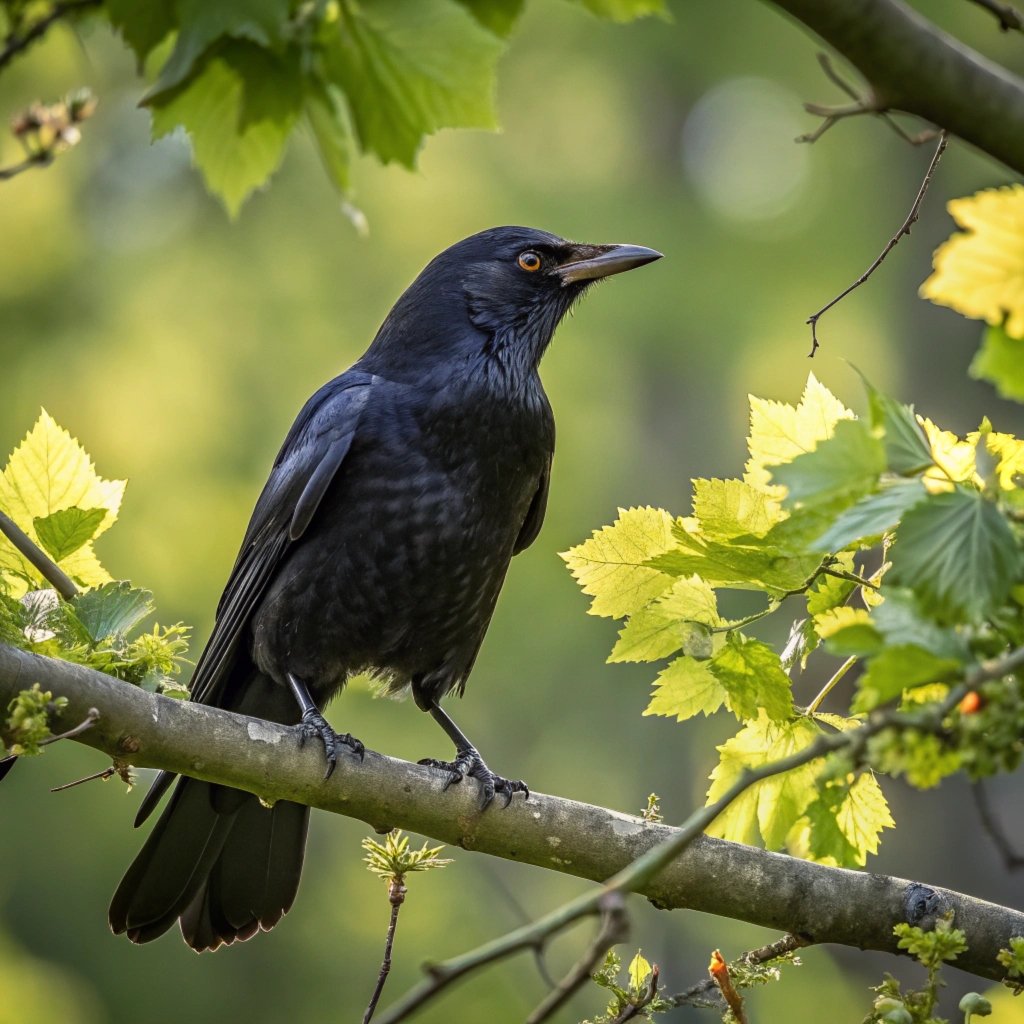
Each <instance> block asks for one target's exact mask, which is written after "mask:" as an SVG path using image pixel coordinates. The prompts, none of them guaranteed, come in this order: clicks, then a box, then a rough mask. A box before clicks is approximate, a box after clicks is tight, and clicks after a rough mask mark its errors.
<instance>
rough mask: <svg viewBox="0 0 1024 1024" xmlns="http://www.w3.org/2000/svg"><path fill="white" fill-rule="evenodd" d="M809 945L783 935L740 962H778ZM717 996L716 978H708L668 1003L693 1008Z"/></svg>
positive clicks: (799, 938)
mask: <svg viewBox="0 0 1024 1024" xmlns="http://www.w3.org/2000/svg"><path fill="white" fill-rule="evenodd" d="M809 945H811V942H810V940H809V939H806V938H803V937H801V936H799V935H783V936H782V938H781V939H776V940H775V941H774V942H769V943H768V945H767V946H760V947H759V948H757V949H751V950H748V951H747V952H746V953H744V954H743V955H742V956H741V957H740V960H742V961H743V962H744V963H745V964H751V965H753V964H766V963H768V962H769V961H771V960H778V958H779V957H780V956H785V955H786V954H787V953H792V952H793V951H794V950H797V949H802V948H803V947H805V946H809ZM717 994H718V986H717V985H716V984H715V980H714V978H711V977H707V978H703V979H702V980H701V981H698V982H697V984H696V985H691V986H690V988H688V989H686V991H685V992H678V993H676V994H675V995H674V996H669V999H668V1001H669V1002H671V1003H672V1004H673V1005H674V1006H692V1005H699V1003H700V1001H703V1000H707V999H708V998H709V997H714V996H716V995H717Z"/></svg>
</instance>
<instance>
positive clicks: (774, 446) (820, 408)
mask: <svg viewBox="0 0 1024 1024" xmlns="http://www.w3.org/2000/svg"><path fill="white" fill-rule="evenodd" d="M852 418H853V413H852V412H850V410H849V409H847V408H846V406H844V405H843V403H842V402H840V401H839V399H838V398H836V397H835V395H833V394H832V392H831V391H829V390H828V388H826V387H825V386H824V385H822V384H820V383H819V382H818V380H817V378H816V377H815V376H814V374H813V373H812V374H809V375H808V377H807V386H806V387H805V388H804V393H803V395H802V397H801V399H800V404H799V405H798V406H796V407H795V408H794V407H793V406H791V405H786V404H785V403H783V402H771V401H768V400H766V399H764V398H756V397H754V396H753V395H751V396H750V436H749V437H748V438H747V448H748V450H749V451H750V459H749V460H748V462H747V469H746V473H745V474H744V477H743V479H744V480H745V481H746V482H747V483H748V484H751V485H753V486H754V487H761V488H764V487H767V486H768V485H769V483H770V480H771V477H770V474H769V472H768V467H769V466H776V465H778V464H779V463H782V462H790V461H792V460H793V459H795V458H796V457H797V456H798V455H801V454H803V453H805V452H810V451H813V450H814V448H815V447H816V446H817V445H818V443H819V442H820V441H823V440H825V438H827V437H831V436H832V432H833V430H834V429H835V426H836V423H838V422H839V421H840V420H842V419H852Z"/></svg>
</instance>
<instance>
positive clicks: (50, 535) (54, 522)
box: [32, 505, 107, 562]
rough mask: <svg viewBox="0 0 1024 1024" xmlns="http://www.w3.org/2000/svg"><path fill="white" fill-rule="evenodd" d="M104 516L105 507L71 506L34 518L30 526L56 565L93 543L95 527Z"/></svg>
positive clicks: (105, 512) (105, 513)
mask: <svg viewBox="0 0 1024 1024" xmlns="http://www.w3.org/2000/svg"><path fill="white" fill-rule="evenodd" d="M106 517H107V510H106V509H105V508H89V509H83V508H78V507H77V506H76V505H72V506H71V508H65V509H61V511H60V512H52V513H51V514H50V515H48V516H37V517H36V518H35V519H33V520H32V524H33V526H34V527H35V531H36V536H37V537H38V538H39V543H40V544H42V546H43V548H44V549H45V550H46V553H47V554H48V555H49V556H50V557H51V558H52V559H53V560H54V561H55V562H62V561H63V560H64V559H65V558H67V557H68V555H71V554H74V552H76V551H77V550H78V549H79V548H80V547H81V546H82V545H83V544H86V543H88V542H89V541H90V540H92V538H93V537H94V536H95V534H96V528H97V527H98V526H99V525H100V523H102V522H103V520H104V519H106Z"/></svg>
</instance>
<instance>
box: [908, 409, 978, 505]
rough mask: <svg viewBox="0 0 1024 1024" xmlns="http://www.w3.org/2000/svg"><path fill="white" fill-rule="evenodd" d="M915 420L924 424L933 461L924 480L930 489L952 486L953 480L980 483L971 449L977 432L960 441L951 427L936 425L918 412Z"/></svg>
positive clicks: (949, 488) (939, 489)
mask: <svg viewBox="0 0 1024 1024" xmlns="http://www.w3.org/2000/svg"><path fill="white" fill-rule="evenodd" d="M917 421H918V423H920V424H921V426H922V427H923V428H924V433H925V437H926V438H927V439H928V445H929V447H930V448H931V450H932V458H933V459H934V460H935V465H934V466H932V467H931V468H930V469H928V470H927V471H926V472H925V474H924V479H925V484H926V486H928V489H929V490H931V491H933V492H934V491H941V490H951V489H952V484H951V482H950V481H953V482H955V483H968V482H975V483H978V484H980V483H981V480H980V479H979V478H978V477H977V474H976V472H975V463H974V450H975V448H976V447H977V443H978V435H977V434H975V435H974V437H973V439H972V438H970V437H968V439H967V440H966V441H961V440H960V438H959V437H957V436H956V434H954V433H953V432H952V431H950V430H943V429H942V428H941V427H937V426H936V425H935V424H934V423H932V421H931V420H930V419H928V417H927V416H918V417H917Z"/></svg>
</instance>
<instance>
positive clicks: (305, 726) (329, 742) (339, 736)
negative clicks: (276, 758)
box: [299, 708, 366, 779]
mask: <svg viewBox="0 0 1024 1024" xmlns="http://www.w3.org/2000/svg"><path fill="white" fill-rule="evenodd" d="M314 737H319V739H320V741H321V742H322V743H323V745H324V754H325V756H326V757H327V771H325V772H324V778H325V779H329V778H330V777H331V775H332V774H333V773H334V769H335V768H336V767H337V765H338V747H339V746H342V745H344V746H346V747H350V748H351V750H352V753H353V754H358V755H359V760H360V761H362V759H363V755H364V754H365V753H366V748H365V747H364V746H363V744H362V743H360V742H359V740H357V739H356V738H355V737H354V736H351V735H349V733H347V732H344V733H336V732H335V731H334V730H333V729H332V728H331V727H330V725H328V723H327V719H326V718H324V716H323V715H321V714H320V712H319V711H317V710H316V708H310V709H309V710H308V711H305V712H303V715H302V723H301V724H300V725H299V746H300V747H304V746H305V745H306V740H308V739H313V738H314Z"/></svg>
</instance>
